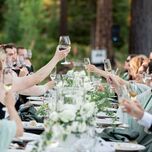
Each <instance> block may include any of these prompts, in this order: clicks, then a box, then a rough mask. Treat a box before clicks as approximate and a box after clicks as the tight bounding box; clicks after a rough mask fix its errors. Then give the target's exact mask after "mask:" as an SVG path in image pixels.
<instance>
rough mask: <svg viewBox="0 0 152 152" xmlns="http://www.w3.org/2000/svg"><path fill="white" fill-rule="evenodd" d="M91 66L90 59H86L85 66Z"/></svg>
mask: <svg viewBox="0 0 152 152" xmlns="http://www.w3.org/2000/svg"><path fill="white" fill-rule="evenodd" d="M89 64H90V59H89V58H84V66H86V65H89Z"/></svg>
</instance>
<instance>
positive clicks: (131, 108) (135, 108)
mask: <svg viewBox="0 0 152 152" xmlns="http://www.w3.org/2000/svg"><path fill="white" fill-rule="evenodd" d="M130 103H131V104H130ZM122 105H123V111H124V112H127V113H128V114H129V115H131V116H132V117H134V118H136V119H137V121H138V123H139V124H140V125H143V126H144V127H146V128H147V129H148V131H150V132H152V115H151V114H149V113H148V112H146V111H144V109H143V108H142V107H141V105H140V104H139V102H138V101H133V102H129V101H127V100H124V101H123V102H122Z"/></svg>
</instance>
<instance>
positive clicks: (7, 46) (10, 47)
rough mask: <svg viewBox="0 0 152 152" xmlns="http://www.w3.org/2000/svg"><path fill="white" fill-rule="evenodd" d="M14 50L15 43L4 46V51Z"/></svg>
mask: <svg viewBox="0 0 152 152" xmlns="http://www.w3.org/2000/svg"><path fill="white" fill-rule="evenodd" d="M13 48H16V46H15V44H13V43H9V44H5V45H3V49H4V50H5V51H6V49H13Z"/></svg>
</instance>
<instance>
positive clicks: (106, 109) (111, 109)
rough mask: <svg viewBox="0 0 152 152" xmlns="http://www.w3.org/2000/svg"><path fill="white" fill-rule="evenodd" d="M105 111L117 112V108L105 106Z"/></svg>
mask: <svg viewBox="0 0 152 152" xmlns="http://www.w3.org/2000/svg"><path fill="white" fill-rule="evenodd" d="M104 111H109V112H117V109H115V108H105V109H104Z"/></svg>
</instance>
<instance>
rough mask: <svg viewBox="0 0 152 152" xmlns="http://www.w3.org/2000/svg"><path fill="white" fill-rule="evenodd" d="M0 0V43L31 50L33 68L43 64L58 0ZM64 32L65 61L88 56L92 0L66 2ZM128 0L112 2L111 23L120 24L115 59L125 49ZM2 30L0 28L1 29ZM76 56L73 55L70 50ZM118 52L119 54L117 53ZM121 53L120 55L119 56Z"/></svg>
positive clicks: (54, 34) (53, 39)
mask: <svg viewBox="0 0 152 152" xmlns="http://www.w3.org/2000/svg"><path fill="white" fill-rule="evenodd" d="M47 1H48V2H50V3H49V4H45V3H44V0H24V1H23V0H0V3H1V6H0V13H1V14H3V15H0V25H1V26H0V41H1V42H3V43H7V42H14V43H16V44H18V45H19V46H22V45H23V46H24V47H26V48H32V51H33V60H32V62H33V64H34V66H35V69H38V68H40V67H41V66H43V65H44V64H45V63H47V62H48V61H49V60H50V58H51V57H52V55H53V54H54V52H55V49H56V46H57V44H58V38H59V16H60V10H59V8H60V7H59V0H47ZM67 2H68V3H67V5H68V33H69V35H70V38H71V42H72V49H71V53H70V55H69V56H68V58H69V59H68V60H70V59H71V60H75V58H78V59H82V58H83V57H85V56H89V55H90V49H91V48H90V41H91V28H92V25H93V23H95V18H96V1H95V0H89V1H87V0H67ZM129 9H130V7H129V3H128V0H124V1H117V0H113V23H114V24H118V25H120V28H121V32H120V36H121V45H120V46H119V47H118V46H114V50H116V51H117V52H118V53H117V52H116V53H117V54H116V57H118V59H121V60H123V59H122V58H121V56H122V53H127V50H128V44H127V43H128V22H127V21H128V14H129ZM2 27H3V28H2ZM75 48H76V49H77V51H78V52H77V53H74V49H75ZM118 50H120V51H118ZM121 52H122V53H121Z"/></svg>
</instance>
